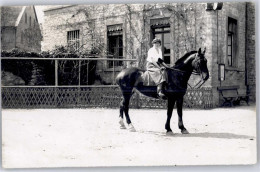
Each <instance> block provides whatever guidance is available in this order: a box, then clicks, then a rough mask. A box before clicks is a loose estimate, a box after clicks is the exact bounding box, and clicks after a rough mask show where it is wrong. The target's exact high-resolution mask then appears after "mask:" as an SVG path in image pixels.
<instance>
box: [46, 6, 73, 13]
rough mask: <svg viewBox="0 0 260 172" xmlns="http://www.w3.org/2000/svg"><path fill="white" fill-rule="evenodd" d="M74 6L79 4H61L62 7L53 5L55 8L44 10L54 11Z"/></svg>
mask: <svg viewBox="0 0 260 172" xmlns="http://www.w3.org/2000/svg"><path fill="white" fill-rule="evenodd" d="M73 6H77V5H66V6H60V7H53V8H49V9H46V10H43V12H48V11H54V10H59V9H63V8H68V7H73Z"/></svg>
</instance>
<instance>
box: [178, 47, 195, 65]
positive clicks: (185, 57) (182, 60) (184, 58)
mask: <svg viewBox="0 0 260 172" xmlns="http://www.w3.org/2000/svg"><path fill="white" fill-rule="evenodd" d="M195 53H197V51H190V52H187V53H186V54H185V55H184V56H182V57H181V58H180V59H178V60H177V61H176V62H175V65H174V67H175V68H177V67H180V66H181V65H183V64H184V61H185V60H186V59H187V58H189V57H190V56H191V55H192V54H195Z"/></svg>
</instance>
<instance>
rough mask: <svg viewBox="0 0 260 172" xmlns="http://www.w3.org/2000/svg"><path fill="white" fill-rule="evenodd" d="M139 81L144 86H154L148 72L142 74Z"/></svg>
mask: <svg viewBox="0 0 260 172" xmlns="http://www.w3.org/2000/svg"><path fill="white" fill-rule="evenodd" d="M140 80H141V81H142V82H143V85H144V86H156V84H155V82H154V80H153V79H152V77H151V75H150V73H149V71H145V72H142V74H141V76H140Z"/></svg>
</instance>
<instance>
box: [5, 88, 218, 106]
mask: <svg viewBox="0 0 260 172" xmlns="http://www.w3.org/2000/svg"><path fill="white" fill-rule="evenodd" d="M121 100H122V94H121V92H120V89H119V87H118V86H116V85H109V86H104V85H102V86H77V87H75V86H58V87H56V86H33V87H32V86H19V87H17V86H8V87H5V86H3V87H2V108H89V107H101V108H118V107H119V103H120V101H121ZM130 106H131V107H132V108H166V107H167V101H164V100H160V99H154V98H149V97H146V96H143V95H141V94H139V93H135V94H134V95H133V97H132V98H131V104H130ZM184 107H186V108H204V109H210V108H213V96H212V89H211V88H200V89H199V90H196V89H189V90H188V91H187V93H186V95H185V96H184Z"/></svg>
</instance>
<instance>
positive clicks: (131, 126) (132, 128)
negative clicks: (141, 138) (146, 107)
mask: <svg viewBox="0 0 260 172" xmlns="http://www.w3.org/2000/svg"><path fill="white" fill-rule="evenodd" d="M128 126H129V128H128V129H129V131H131V132H136V130H135V127H134V126H133V125H132V124H129V125H128Z"/></svg>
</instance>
